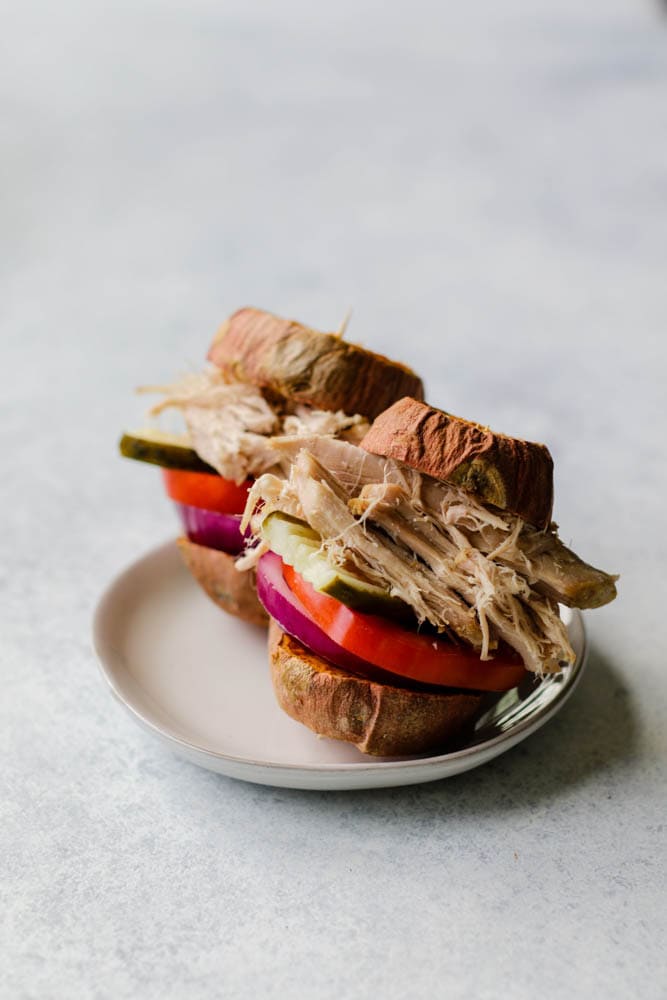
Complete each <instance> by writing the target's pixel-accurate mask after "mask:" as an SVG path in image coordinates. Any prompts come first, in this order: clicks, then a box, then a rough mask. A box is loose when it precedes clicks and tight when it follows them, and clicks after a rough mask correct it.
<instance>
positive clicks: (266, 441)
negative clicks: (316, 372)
mask: <svg viewBox="0 0 667 1000" xmlns="http://www.w3.org/2000/svg"><path fill="white" fill-rule="evenodd" d="M143 391H155V392H161V393H163V394H164V399H163V400H161V401H160V402H159V403H158V404H157V405H156V406H154V407H153V408H152V409H151V411H150V412H151V415H152V416H156V415H157V414H159V413H162V412H163V411H164V410H167V409H170V408H172V409H178V410H180V411H181V413H182V414H183V417H184V419H185V423H186V426H187V428H188V433H189V436H190V440H191V442H192V447H193V448H194V449H195V451H196V452H197V454H198V455H199V456H200V457H201V458H203V459H204V461H205V462H208V464H209V465H211V466H213V468H214V469H216V471H217V472H219V473H220V475H221V476H224V478H225V479H232V480H234V482H236V483H242V482H243V481H244V480H245V479H247V478H248V477H249V476H259V475H261V474H262V473H263V472H266V471H268V470H269V469H276V468H278V467H279V466H280V457H279V455H278V454H277V452H276V451H275V450H273V449H272V448H271V443H270V439H271V437H272V436H273V435H285V436H286V437H287V439H288V440H291V441H298V440H301V439H303V438H308V439H311V438H312V437H313V436H321V435H325V436H327V435H330V436H333V437H335V436H343V437H345V438H346V439H347V440H349V441H360V440H361V438H362V437H363V436H364V434H365V433H366V431H367V430H368V426H369V425H368V422H367V421H366V420H365V419H364V417H361V416H359V415H358V414H355V415H354V416H348V414H346V413H343V411H342V410H339V411H338V412H336V413H331V412H329V411H327V410H316V409H313V408H312V407H310V406H305V405H303V404H298V405H293V404H291V403H290V402H289V401H287V400H283V399H280V400H269V399H268V398H267V397H266V396H265V395H264V394H263V393H262V391H261V389H258V388H257V387H256V386H253V385H248V384H247V383H245V382H230V381H228V380H227V379H226V377H225V376H224V375H223V374H222V372H221V371H219V370H218V369H217V368H210V369H207V370H206V371H204V372H201V373H198V374H192V375H186V376H185V377H184V378H182V379H181V380H180V381H178V382H176V383H174V384H173V385H169V386H161V387H157V386H156V387H151V388H149V389H145V390H143Z"/></svg>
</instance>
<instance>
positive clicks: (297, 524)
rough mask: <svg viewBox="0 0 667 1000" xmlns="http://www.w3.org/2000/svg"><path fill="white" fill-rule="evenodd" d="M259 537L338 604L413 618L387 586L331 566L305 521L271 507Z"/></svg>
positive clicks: (391, 615) (404, 618)
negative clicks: (380, 585)
mask: <svg viewBox="0 0 667 1000" xmlns="http://www.w3.org/2000/svg"><path fill="white" fill-rule="evenodd" d="M261 534H262V538H263V539H264V540H265V541H266V542H267V543H268V545H269V547H270V548H271V550H272V551H273V552H275V553H277V554H278V555H279V556H280V557H281V559H282V560H283V562H286V563H288V564H289V565H290V566H293V567H294V569H295V570H296V571H297V573H298V574H299V575H300V576H302V577H303V579H304V580H306V581H307V582H308V583H309V584H310V585H311V586H312V587H313V588H314V589H315V590H317V591H318V592H319V593H321V594H327V595H328V596H329V597H334V598H335V599H336V600H337V601H340V602H341V604H345V605H347V607H348V608H353V609H354V610H355V611H362V612H363V613H364V614H369V615H382V616H383V617H384V618H392V619H396V620H400V621H412V620H413V619H414V616H413V613H412V611H411V610H410V608H409V607H408V606H407V605H406V604H405V603H404V602H403V601H401V600H399V599H398V598H396V597H392V596H391V594H390V593H389V590H388V588H383V587H378V586H377V585H376V584H374V583H371V582H370V581H369V580H364V579H363V577H361V576H357V574H356V573H351V572H350V571H349V570H345V569H342V568H341V567H339V566H332V565H331V564H330V563H329V562H328V561H327V558H326V556H325V555H324V553H323V552H321V551H320V548H321V542H322V540H321V538H320V536H319V535H318V534H317V532H316V531H314V530H313V529H312V528H311V527H310V526H309V525H308V524H307V523H306V522H305V521H300V520H299V519H298V518H295V517H292V516H291V515H289V514H283V513H282V512H281V511H273V512H272V513H271V514H269V515H268V516H267V517H266V518H265V519H264V521H263V522H262V527H261Z"/></svg>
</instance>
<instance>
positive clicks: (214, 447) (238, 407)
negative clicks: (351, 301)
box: [120, 308, 423, 624]
mask: <svg viewBox="0 0 667 1000" xmlns="http://www.w3.org/2000/svg"><path fill="white" fill-rule="evenodd" d="M207 360H208V362H209V363H208V365H207V367H206V368H205V369H204V370H203V371H201V372H197V373H192V374H188V375H186V376H185V377H183V378H181V379H179V380H178V381H176V382H175V383H173V384H172V385H168V386H157V387H156V386H153V387H146V388H145V389H144V390H143V391H148V392H151V391H152V392H158V393H160V394H161V396H162V398H161V400H160V401H159V402H158V403H157V405H155V406H154V407H153V408H152V409H151V411H150V414H151V416H152V417H157V416H158V415H159V414H161V413H162V412H164V411H165V410H176V411H179V412H180V414H182V417H183V420H184V423H185V432H184V433H182V434H177V435H173V434H165V433H164V432H163V431H160V430H156V429H155V428H153V427H151V428H149V429H148V430H143V431H139V432H137V433H132V434H124V435H123V437H122V439H121V442H120V450H121V453H122V454H123V455H125V456H126V457H129V458H133V459H138V460H139V461H143V462H149V463H152V464H155V465H159V466H162V469H163V479H164V485H165V489H166V492H167V495H168V496H169V497H170V498H171V500H173V501H174V503H175V504H176V507H177V509H178V513H179V515H180V518H181V521H182V525H183V529H184V535H183V536H182V537H181V538H179V541H178V545H179V549H180V551H181V554H182V556H183V559H184V561H185V563H186V565H187V566H188V568H189V569H190V571H191V572H192V574H193V575H194V576H195V578H196V579H197V580H198V582H199V583H200V584H201V586H202V587H203V589H204V590H205V591H206V593H207V594H208V595H209V597H211V599H212V600H213V601H215V603H216V604H218V605H219V607H221V608H222V609H223V610H225V611H228V612H229V613H231V614H233V615H235V616H237V617H239V618H242V619H245V620H246V621H250V622H254V623H256V624H266V622H267V621H268V618H267V615H266V612H265V610H264V608H263V606H262V605H261V604H260V603H259V601H258V599H257V593H256V588H255V573H254V569H252V568H251V569H250V571H249V572H244V573H240V572H238V571H237V570H236V568H235V562H236V559H237V557H238V556H239V554H240V553H241V552H242V550H243V549H244V534H243V530H242V528H241V515H242V513H243V511H244V508H245V506H246V501H247V498H248V492H249V490H250V489H251V487H252V486H253V483H254V482H255V480H256V478H257V477H258V476H261V475H262V474H271V475H272V476H274V477H275V478H279V477H280V476H281V475H282V474H283V473H282V470H283V467H284V464H285V461H286V459H285V457H284V456H283V455H282V454H281V453H280V452H279V451H276V450H274V449H273V448H272V447H271V441H272V439H273V438H274V437H276V436H277V437H280V439H281V440H288V441H292V442H296V441H299V440H301V439H304V438H307V439H308V440H312V439H316V438H320V437H321V438H323V439H326V440H340V441H343V442H346V443H349V444H354V443H358V442H359V441H360V440H361V438H362V437H363V436H364V434H365V433H366V432H367V430H368V429H369V427H370V422H371V421H372V420H373V419H374V418H375V417H376V416H377V415H378V414H379V413H380V412H381V411H382V410H384V409H386V408H387V406H389V405H390V404H391V403H393V402H395V401H396V400H397V399H400V398H401V397H402V396H404V395H405V394H406V393H409V394H411V395H413V396H417V397H418V398H423V385H422V382H421V379H420V378H419V376H418V375H416V374H415V373H414V372H413V371H412V370H411V369H410V368H408V367H406V366H405V365H402V364H398V363H397V362H394V361H391V360H389V359H388V358H385V357H383V356H382V355H379V354H374V353H373V352H372V351H367V350H365V349H364V348H363V347H359V346H357V345H356V344H352V343H349V342H347V341H346V340H344V339H343V336H342V331H339V332H338V333H320V332H318V331H317V330H313V329H311V328H309V327H306V326H303V325H302V324H300V323H296V322H294V321H292V320H286V319H280V318H279V317H277V316H274V315H272V314H271V313H268V312H264V311H263V310H260V309H251V308H246V309H240V310H238V311H237V312H235V313H234V314H233V315H232V316H231V317H230V318H229V319H228V320H227V321H226V322H225V323H224V324H223V325H222V326H221V328H220V329H219V330H218V332H217V334H216V335H215V337H214V339H213V343H212V344H211V347H210V349H209V352H208V357H207Z"/></svg>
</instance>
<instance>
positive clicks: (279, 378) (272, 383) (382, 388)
mask: <svg viewBox="0 0 667 1000" xmlns="http://www.w3.org/2000/svg"><path fill="white" fill-rule="evenodd" d="M208 359H209V361H212V362H213V363H214V364H215V365H217V366H218V368H220V369H221V370H222V371H223V372H225V373H226V374H227V375H228V376H230V377H231V378H234V379H237V380H238V381H241V382H249V383H251V384H252V385H257V386H259V387H260V388H262V389H269V390H270V391H271V392H274V393H277V394H278V395H280V396H284V397H286V398H287V399H290V400H292V401H293V402H296V403H308V404H309V405H310V406H314V407H316V408H317V409H321V410H332V411H336V410H344V411H345V413H348V414H350V415H353V414H355V413H359V414H361V415H362V416H364V417H366V418H367V419H369V420H373V419H374V418H375V417H376V416H377V415H378V413H382V411H383V410H386V408H387V407H388V406H390V405H391V404H392V403H394V402H395V401H396V400H397V399H400V398H401V396H406V395H410V396H413V397H415V398H416V399H423V398H424V386H423V384H422V380H421V379H420V378H419V376H418V375H416V374H415V372H413V371H412V369H411V368H407V367H406V366H405V365H401V364H398V363H397V362H395V361H390V360H389V358H385V357H383V356H382V355H381V354H373V352H372V351H366V350H364V348H363V347H358V346H357V345H356V344H349V343H347V341H345V340H343V339H342V337H340V336H338V335H336V334H335V333H319V332H318V331H317V330H312V329H310V328H309V327H307V326H302V324H301V323H296V322H295V321H294V320H288V319H280V317H278V316H273V315H272V314H271V313H268V312H264V311H263V310H261V309H250V308H246V309H239V310H238V312H235V313H234V314H233V315H232V316H230V318H229V319H228V320H227V321H226V322H225V323H223V325H222V326H221V327H220V329H219V330H218V332H217V334H216V336H215V338H214V340H213V343H212V344H211V348H210V350H209V352H208Z"/></svg>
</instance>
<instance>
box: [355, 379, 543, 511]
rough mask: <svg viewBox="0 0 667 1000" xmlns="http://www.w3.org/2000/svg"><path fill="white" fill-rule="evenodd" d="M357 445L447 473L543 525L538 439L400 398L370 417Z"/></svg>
mask: <svg viewBox="0 0 667 1000" xmlns="http://www.w3.org/2000/svg"><path fill="white" fill-rule="evenodd" d="M361 447H362V448H364V449H365V450H366V451H370V452H372V453H373V454H375V455H384V456H385V457H387V458H395V459H397V460H398V461H399V462H404V463H405V464H406V465H409V466H410V467H411V468H413V469H416V470H417V471H418V472H423V473H426V475H428V476H433V477H434V478H435V479H446V480H447V481H448V482H450V483H454V484H455V485H457V486H460V487H461V488H462V489H464V490H467V491H468V492H469V493H472V494H474V495H475V496H476V497H478V498H479V499H480V500H481V501H482V502H483V503H488V504H493V505H494V506H495V507H500V508H501V509H502V510H508V511H510V512H511V513H512V514H517V515H518V516H519V517H521V518H523V520H524V521H527V522H528V523H529V524H532V525H534V526H535V527H537V528H540V529H545V528H548V527H549V524H550V522H551V511H552V508H553V460H552V458H551V455H550V454H549V449H548V448H547V447H546V446H545V445H543V444H535V443H533V442H532V441H521V440H520V439H518V438H511V437H506V436H505V435H504V434H495V433H494V432H493V431H491V430H489V428H488V427H482V426H481V425H480V424H475V423H472V422H471V421H469V420H462V419H461V418H460V417H454V416H452V415H451V414H450V413H445V412H444V411H443V410H437V409H436V408H435V407H433V406H428V405H427V404H426V403H422V402H420V401H419V400H417V399H409V398H405V399H399V401H398V402H397V403H394V405H393V406H390V407H389V409H388V410H385V412H384V413H382V414H381V415H380V416H379V417H378V418H377V419H376V420H375V422H374V423H373V426H372V427H371V428H370V430H369V431H368V432H367V433H366V435H365V437H364V438H363V440H362V441H361Z"/></svg>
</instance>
